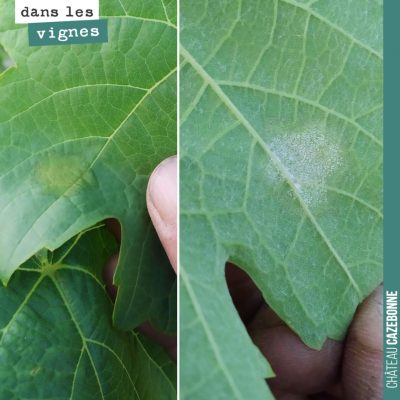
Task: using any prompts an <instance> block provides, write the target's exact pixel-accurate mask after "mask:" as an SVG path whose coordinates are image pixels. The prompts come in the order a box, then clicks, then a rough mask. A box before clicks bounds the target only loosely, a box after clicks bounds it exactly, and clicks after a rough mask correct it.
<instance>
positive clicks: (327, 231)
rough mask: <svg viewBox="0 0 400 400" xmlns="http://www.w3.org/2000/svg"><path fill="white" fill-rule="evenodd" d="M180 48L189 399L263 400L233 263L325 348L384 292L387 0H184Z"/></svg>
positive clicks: (265, 371)
mask: <svg viewBox="0 0 400 400" xmlns="http://www.w3.org/2000/svg"><path fill="white" fill-rule="evenodd" d="M180 41H181V51H180V55H181V64H180V113H181V115H180V144H181V149H180V152H181V161H180V179H181V183H180V185H181V186H180V187H181V194H180V206H181V211H180V215H181V217H180V264H181V265H180V279H181V286H180V291H181V293H180V309H181V314H180V320H181V322H180V349H181V358H180V363H181V376H180V382H181V398H182V399H191V400H192V399H199V400H203V399H208V398H218V399H233V398H234V399H260V400H261V399H266V398H269V397H268V396H269V394H268V389H267V387H266V385H265V383H264V381H263V379H264V378H266V377H268V376H271V371H270V369H269V367H268V364H267V363H266V361H265V360H264V361H262V357H261V355H260V353H259V352H258V350H257V349H256V348H255V347H254V346H253V344H252V343H251V341H250V339H249V337H248V335H247V332H246V330H245V328H244V327H243V326H242V324H241V322H240V320H239V317H238V314H237V312H236V310H235V309H234V306H233V304H232V301H231V299H230V296H229V292H228V289H227V286H226V281H225V276H224V266H225V262H226V261H228V260H229V261H231V262H233V263H235V264H237V265H239V266H240V267H241V268H243V269H244V270H246V271H247V272H248V273H249V274H250V276H251V277H252V279H253V280H254V281H255V283H256V284H257V286H258V287H259V288H260V289H261V290H262V292H263V295H264V297H265V299H266V301H267V303H268V304H269V305H270V306H271V307H272V308H273V309H274V310H275V311H276V312H277V313H278V315H279V316H280V317H281V318H282V319H283V320H284V321H285V322H286V323H287V324H288V325H289V326H290V327H291V328H292V329H293V330H294V331H295V332H297V334H298V335H299V336H300V337H301V338H302V340H303V341H304V342H305V343H306V344H307V345H308V346H310V347H312V348H315V349H319V348H321V346H322V344H323V343H324V341H325V340H326V338H327V337H329V338H333V339H338V340H340V339H343V337H344V335H345V332H346V329H347V327H348V325H349V323H350V321H351V319H352V316H353V314H354V311H355V309H356V307H357V305H358V304H359V303H360V302H361V301H362V300H363V298H365V297H366V296H367V295H368V294H369V293H370V292H371V291H372V290H373V289H374V288H375V287H376V286H377V285H378V284H379V283H380V281H381V280H382V219H383V216H382V135H383V128H382V98H383V96H382V1H375V0H353V1H346V0H338V1H334V2H332V1H329V0H297V1H296V0H269V1H256V0H249V1H246V2H243V1H240V0H238V1H234V0H222V1H219V2H211V1H206V0H201V1H195V0H182V1H181V2H180ZM194 349H198V351H197V353H195V357H193V352H194V351H195V350H194ZM200 350H201V351H200Z"/></svg>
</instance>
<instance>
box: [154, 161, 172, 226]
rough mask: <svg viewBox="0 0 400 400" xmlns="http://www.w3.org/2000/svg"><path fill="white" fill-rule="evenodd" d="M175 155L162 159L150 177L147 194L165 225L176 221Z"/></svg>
mask: <svg viewBox="0 0 400 400" xmlns="http://www.w3.org/2000/svg"><path fill="white" fill-rule="evenodd" d="M177 178H178V177H177V157H176V156H173V157H170V158H167V159H166V160H164V161H163V162H162V163H161V164H160V165H159V166H158V167H157V168H156V169H155V170H154V172H153V174H152V175H151V177H150V181H149V186H148V194H149V197H150V201H151V202H152V203H153V206H154V208H155V209H156V211H157V212H158V214H159V216H160V218H161V219H162V221H163V222H164V223H165V224H166V225H175V224H176V222H177V213H178V211H177V208H178V202H177V184H178V179H177Z"/></svg>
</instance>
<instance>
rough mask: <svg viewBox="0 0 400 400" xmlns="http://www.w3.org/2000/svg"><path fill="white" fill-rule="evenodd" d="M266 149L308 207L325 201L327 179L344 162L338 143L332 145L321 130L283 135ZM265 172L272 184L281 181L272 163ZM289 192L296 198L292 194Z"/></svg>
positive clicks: (280, 176)
mask: <svg viewBox="0 0 400 400" xmlns="http://www.w3.org/2000/svg"><path fill="white" fill-rule="evenodd" d="M268 146H269V148H270V149H271V151H273V152H274V154H275V156H276V157H277V158H278V159H279V160H280V162H281V163H282V165H283V166H284V168H285V169H286V171H287V173H288V175H289V177H290V179H291V180H292V182H293V184H294V186H295V187H296V190H297V192H298V193H299V194H300V196H301V197H302V199H303V201H304V202H305V203H306V204H307V205H308V206H316V205H318V204H320V203H322V202H323V201H324V200H325V199H326V193H327V189H326V179H327V178H328V177H329V176H330V175H331V174H332V173H334V172H335V171H336V170H337V169H338V167H340V165H342V163H343V161H342V157H341V150H340V147H339V146H338V145H337V144H334V143H331V142H330V141H329V140H328V139H327V138H326V137H325V136H324V135H323V132H321V130H320V129H317V128H316V127H312V128H309V129H307V130H306V131H305V132H303V133H290V134H289V133H282V134H281V135H278V136H277V137H276V138H275V139H274V140H273V141H272V142H271V143H269V144H268ZM268 171H269V172H268V173H269V176H270V178H271V179H272V180H273V181H274V182H275V183H278V182H282V181H283V179H284V178H283V176H282V174H281V173H280V172H279V171H278V169H277V168H276V166H275V165H273V163H272V161H271V162H270V165H269V166H268ZM290 193H291V196H293V197H296V196H295V193H293V191H290Z"/></svg>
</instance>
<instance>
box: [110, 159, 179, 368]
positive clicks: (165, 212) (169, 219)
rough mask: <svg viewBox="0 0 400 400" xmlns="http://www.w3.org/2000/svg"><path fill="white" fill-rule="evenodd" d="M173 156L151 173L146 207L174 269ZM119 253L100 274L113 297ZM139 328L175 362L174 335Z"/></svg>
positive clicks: (114, 228) (114, 225)
mask: <svg viewBox="0 0 400 400" xmlns="http://www.w3.org/2000/svg"><path fill="white" fill-rule="evenodd" d="M177 190H178V184H177V157H176V156H174V157H170V158H167V159H166V160H164V161H163V162H162V163H161V164H160V165H159V166H158V167H157V168H156V169H155V170H154V171H153V173H152V175H151V177H150V180H149V183H148V186H147V196H146V198H147V208H148V210H149V214H150V217H151V220H152V222H153V224H154V227H155V229H156V231H157V233H158V236H159V238H160V240H161V243H162V244H163V246H164V249H165V251H166V253H167V255H168V258H169V260H170V262H171V265H172V267H173V268H174V270H175V272H176V269H177V214H178V209H177V207H178V200H177V194H178V193H177ZM106 225H107V226H108V228H109V229H110V231H111V232H112V233H113V234H114V235H115V237H116V238H117V240H118V241H121V226H120V224H119V222H118V221H117V220H115V219H109V220H106ZM118 256H119V254H118V253H117V254H114V255H113V256H111V257H110V259H109V260H108V261H107V263H106V265H105V267H104V277H105V281H106V285H107V288H108V290H109V292H110V294H111V296H112V297H113V299H115V298H116V296H117V291H118V288H117V286H115V285H114V284H113V277H114V273H115V270H116V268H117V264H118ZM138 329H139V331H140V332H141V333H143V334H144V335H146V336H147V337H149V338H150V339H152V340H153V341H155V342H157V343H158V344H160V345H161V346H162V347H163V348H164V349H165V351H166V352H167V353H168V354H169V355H170V357H171V358H172V359H173V360H175V361H176V357H177V356H176V352H177V343H176V337H171V336H167V335H163V334H162V333H160V332H157V331H156V330H155V329H154V328H153V327H152V326H151V324H150V323H149V322H145V323H144V324H142V325H141V326H140V327H139V328H138Z"/></svg>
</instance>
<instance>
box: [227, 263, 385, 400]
mask: <svg viewBox="0 0 400 400" xmlns="http://www.w3.org/2000/svg"><path fill="white" fill-rule="evenodd" d="M226 278H227V283H228V287H229V290H230V293H231V296H232V300H233V302H234V304H235V306H236V308H237V310H238V312H239V315H240V316H241V318H242V320H243V322H244V324H245V325H246V327H247V330H248V332H249V334H250V336H251V338H252V340H253V342H254V343H255V344H256V345H257V346H258V347H259V349H260V350H261V352H262V353H263V354H264V355H265V357H266V358H267V360H268V361H269V363H270V364H271V367H272V369H273V370H274V372H275V374H276V377H275V378H271V379H269V380H268V385H269V386H270V388H271V390H272V392H273V393H274V395H275V397H276V399H277V400H306V399H307V400H308V399H310V400H311V399H312V400H329V399H332V400H333V399H348V400H380V399H382V398H383V397H382V396H383V362H382V357H383V345H382V343H383V332H382V326H383V310H382V307H383V306H382V304H383V289H382V286H379V287H378V288H377V289H376V290H375V291H374V292H373V293H372V294H371V295H370V296H369V297H367V298H366V299H365V300H364V301H363V303H362V304H361V305H360V306H359V307H358V309H357V312H356V314H355V316H354V319H353V322H352V324H351V326H350V329H349V331H348V334H347V337H346V340H345V341H344V342H338V341H335V340H332V339H328V340H327V341H326V342H325V344H324V346H323V348H322V349H321V350H320V351H316V350H313V349H310V348H309V347H307V346H306V345H305V344H304V343H303V342H302V341H301V340H300V338H299V337H298V336H297V335H296V334H295V333H294V332H293V331H292V330H291V329H290V328H289V327H288V326H287V325H285V324H284V323H283V322H282V321H281V320H280V318H279V317H278V316H277V315H276V314H275V313H274V312H273V311H272V309H271V308H270V307H268V305H267V304H266V303H265V301H264V299H263V297H262V294H261V292H260V291H259V290H258V289H257V287H256V286H255V284H254V283H253V282H252V280H251V279H250V277H249V276H248V275H247V274H246V273H245V272H243V271H242V270H240V269H239V268H237V267H236V266H234V265H232V264H228V265H227V267H226Z"/></svg>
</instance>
